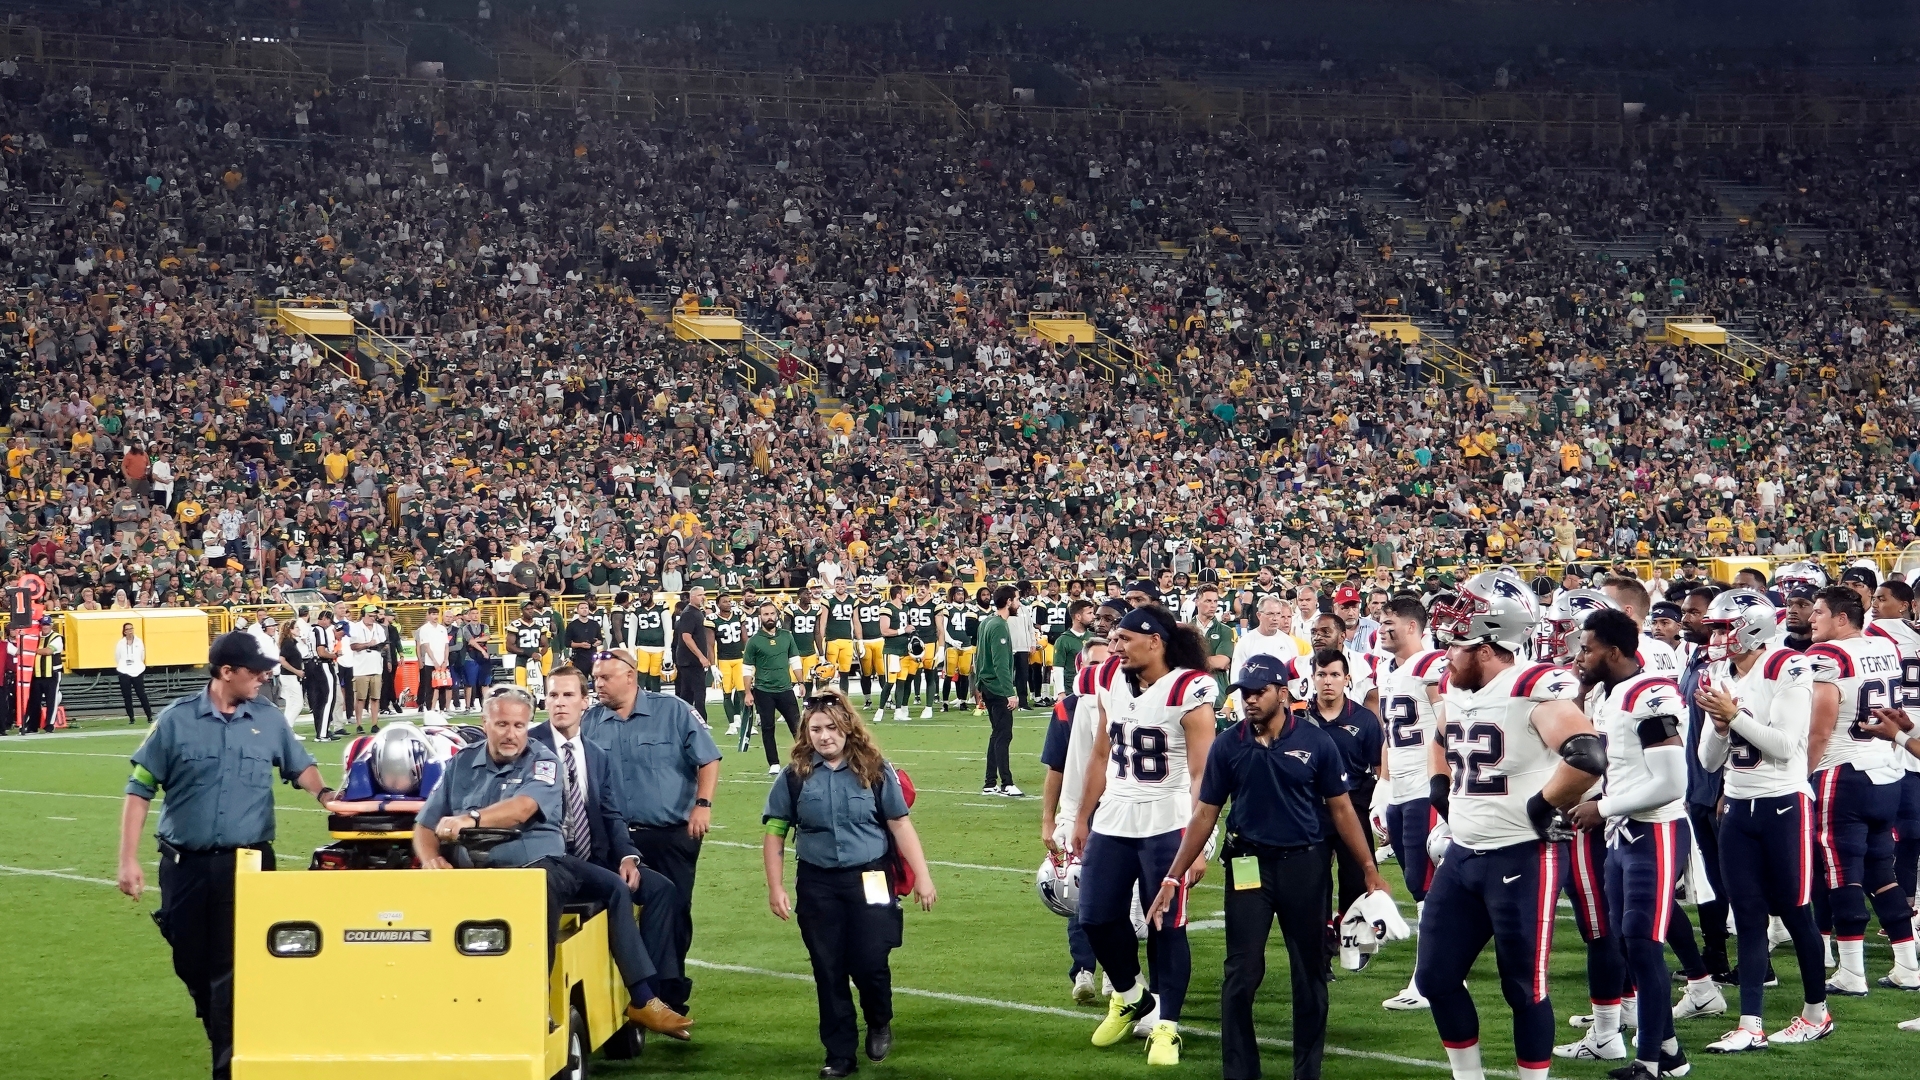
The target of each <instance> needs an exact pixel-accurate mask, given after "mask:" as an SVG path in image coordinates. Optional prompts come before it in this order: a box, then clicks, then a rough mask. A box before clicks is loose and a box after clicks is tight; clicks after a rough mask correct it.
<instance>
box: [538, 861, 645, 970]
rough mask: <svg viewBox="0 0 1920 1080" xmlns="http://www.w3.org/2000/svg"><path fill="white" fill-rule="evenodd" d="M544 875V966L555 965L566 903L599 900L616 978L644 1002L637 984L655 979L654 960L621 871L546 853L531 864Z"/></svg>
mask: <svg viewBox="0 0 1920 1080" xmlns="http://www.w3.org/2000/svg"><path fill="white" fill-rule="evenodd" d="M533 867H534V868H536V869H540V870H544V871H546V873H547V967H549V968H551V967H552V966H553V948H554V946H555V945H556V944H558V943H559V941H560V910H561V909H562V908H564V907H566V906H567V905H568V904H602V905H605V907H606V909H607V950H608V951H609V952H611V953H613V963H614V966H615V967H617V968H619V969H620V981H621V982H622V983H625V984H626V986H627V990H628V992H629V994H630V996H632V997H633V998H634V999H635V1000H634V1004H635V1005H645V1004H646V1003H647V1001H646V998H644V997H642V996H641V994H642V991H641V989H640V984H641V983H643V982H644V983H655V984H656V985H655V987H654V989H655V990H656V992H657V991H658V989H659V988H658V985H657V976H658V974H659V973H658V972H657V971H655V970H654V966H653V958H652V957H650V956H648V955H647V948H646V945H645V944H644V943H643V942H642V940H641V937H640V926H639V924H638V923H636V922H634V920H633V894H632V893H631V892H629V891H628V890H627V883H626V882H624V881H622V880H620V875H619V874H616V873H614V872H613V871H611V870H608V869H607V868H606V867H604V866H595V865H594V864H593V863H590V862H588V861H587V860H585V859H579V858H575V857H574V856H572V855H548V856H546V857H545V858H543V859H539V860H537V861H535V862H534V863H533Z"/></svg>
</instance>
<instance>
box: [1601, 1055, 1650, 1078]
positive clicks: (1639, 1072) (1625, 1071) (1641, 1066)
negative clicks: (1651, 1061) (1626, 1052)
mask: <svg viewBox="0 0 1920 1080" xmlns="http://www.w3.org/2000/svg"><path fill="white" fill-rule="evenodd" d="M1607 1080H1656V1078H1655V1075H1654V1072H1653V1070H1652V1069H1649V1068H1647V1065H1646V1063H1645V1062H1643V1061H1638V1060H1636V1061H1630V1062H1628V1063H1627V1064H1626V1065H1625V1066H1623V1067H1621V1068H1618V1069H1612V1070H1609V1071H1608V1073H1607Z"/></svg>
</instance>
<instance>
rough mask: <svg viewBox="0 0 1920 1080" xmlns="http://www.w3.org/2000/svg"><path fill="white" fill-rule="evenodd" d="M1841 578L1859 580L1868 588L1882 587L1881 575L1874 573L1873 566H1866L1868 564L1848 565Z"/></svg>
mask: <svg viewBox="0 0 1920 1080" xmlns="http://www.w3.org/2000/svg"><path fill="white" fill-rule="evenodd" d="M1840 580H1841V581H1848V582H1852V581H1857V582H1859V583H1860V584H1862V585H1865V586H1866V587H1867V588H1868V590H1873V589H1877V588H1879V587H1880V575H1879V574H1876V573H1874V571H1873V569H1872V568H1871V567H1866V566H1849V567H1847V568H1846V569H1845V570H1844V571H1842V572H1841V574H1840Z"/></svg>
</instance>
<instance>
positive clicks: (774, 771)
mask: <svg viewBox="0 0 1920 1080" xmlns="http://www.w3.org/2000/svg"><path fill="white" fill-rule="evenodd" d="M767 775H768V776H779V775H780V766H778V765H769V766H767Z"/></svg>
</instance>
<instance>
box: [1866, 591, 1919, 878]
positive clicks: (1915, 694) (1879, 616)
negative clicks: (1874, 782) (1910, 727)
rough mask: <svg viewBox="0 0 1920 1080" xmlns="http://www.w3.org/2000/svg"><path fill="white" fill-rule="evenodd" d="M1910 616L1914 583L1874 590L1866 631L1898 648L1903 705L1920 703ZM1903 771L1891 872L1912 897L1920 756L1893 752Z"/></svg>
mask: <svg viewBox="0 0 1920 1080" xmlns="http://www.w3.org/2000/svg"><path fill="white" fill-rule="evenodd" d="M1912 619H1913V586H1911V585H1909V584H1907V583H1906V582H1904V581H1888V582H1885V583H1883V584H1882V585H1881V586H1880V588H1879V590H1878V591H1876V592H1875V593H1874V594H1873V624H1872V625H1871V626H1869V627H1867V633H1869V634H1875V635H1878V636H1881V637H1885V638H1887V639H1888V640H1890V641H1892V642H1893V644H1894V647H1895V648H1897V649H1899V650H1900V690H1901V692H1900V693H1899V694H1898V695H1896V696H1898V697H1899V698H1900V701H1899V704H1900V706H1901V707H1903V708H1910V707H1912V706H1914V705H1920V630H1916V629H1915V628H1914V625H1913V623H1912V621H1911V620H1912ZM1895 756H1896V757H1898V758H1899V759H1900V765H1901V767H1902V768H1904V769H1906V775H1904V776H1902V777H1901V778H1900V826H1899V828H1898V829H1897V830H1896V831H1897V832H1898V834H1899V837H1900V839H1899V840H1897V841H1895V842H1894V845H1893V859H1894V863H1893V876H1894V880H1896V881H1898V882H1899V883H1900V891H1901V892H1904V893H1906V894H1907V897H1908V898H1909V899H1911V898H1912V897H1913V896H1914V895H1915V892H1914V888H1915V884H1916V882H1915V876H1916V873H1920V758H1917V757H1914V756H1913V755H1912V754H1896V755H1895Z"/></svg>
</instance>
